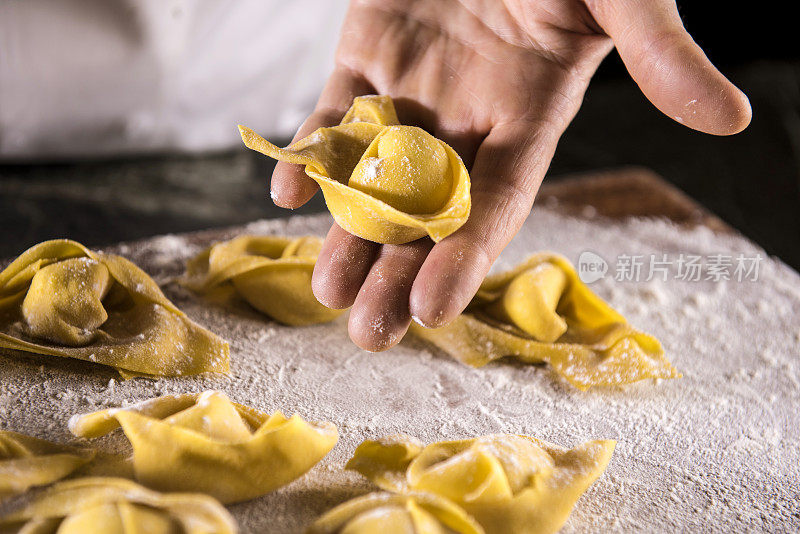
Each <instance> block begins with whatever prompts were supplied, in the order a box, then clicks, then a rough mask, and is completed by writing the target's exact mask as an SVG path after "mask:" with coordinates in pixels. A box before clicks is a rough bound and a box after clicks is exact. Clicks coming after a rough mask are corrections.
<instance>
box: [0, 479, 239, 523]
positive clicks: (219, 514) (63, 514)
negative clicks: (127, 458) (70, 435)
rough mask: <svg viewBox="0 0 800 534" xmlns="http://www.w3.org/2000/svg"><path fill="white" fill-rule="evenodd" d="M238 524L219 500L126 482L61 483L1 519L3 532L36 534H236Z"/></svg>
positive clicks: (4, 514) (84, 480) (78, 481)
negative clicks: (162, 491) (162, 490)
mask: <svg viewBox="0 0 800 534" xmlns="http://www.w3.org/2000/svg"><path fill="white" fill-rule="evenodd" d="M236 531H237V527H236V522H235V521H234V520H233V518H232V517H231V515H230V514H229V513H228V511H227V510H226V509H225V507H224V506H222V505H221V504H220V503H218V502H217V501H216V500H214V499H213V498H212V497H209V496H207V495H200V494H194V493H172V494H169V493H166V494H163V493H157V492H155V491H151V490H149V489H147V488H143V487H142V486H139V485H138V484H136V483H135V482H132V481H130V480H126V479H122V478H104V477H93V478H81V479H77V480H68V481H65V482H59V483H58V484H55V485H53V486H51V487H50V488H47V489H46V490H45V491H44V492H43V493H41V494H39V495H34V496H33V498H32V500H31V501H30V502H29V503H25V504H23V505H22V506H21V507H19V509H17V510H12V511H10V512H8V513H3V515H0V532H23V533H36V534H56V533H58V534H86V533H89V532H91V533H92V534H137V533H147V534H178V533H181V534H234V533H235V532H236Z"/></svg>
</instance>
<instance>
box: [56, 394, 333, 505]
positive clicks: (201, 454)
mask: <svg viewBox="0 0 800 534" xmlns="http://www.w3.org/2000/svg"><path fill="white" fill-rule="evenodd" d="M69 427H70V430H71V431H72V433H73V434H75V435H76V436H81V437H86V438H93V437H98V436H102V435H104V434H107V433H108V432H111V431H112V430H114V429H116V428H118V427H122V429H123V431H124V432H125V435H126V436H127V437H128V439H129V440H130V442H131V444H132V445H133V467H134V471H135V473H136V479H137V480H138V481H139V482H141V483H142V484H145V485H146V486H148V487H152V488H155V489H158V490H161V491H191V492H202V493H207V494H209V495H212V496H214V497H216V498H217V499H219V500H220V501H222V502H224V503H231V502H238V501H244V500H248V499H252V498H254V497H258V496H260V495H263V494H265V493H267V492H270V491H272V490H274V489H276V488H278V487H280V486H283V485H285V484H288V483H289V482H291V481H292V480H294V479H296V478H298V477H300V476H301V475H303V474H304V473H305V472H306V471H308V470H309V469H311V468H312V467H313V466H314V465H315V464H316V463H317V462H319V461H320V460H321V459H322V458H323V457H324V456H325V455H326V454H328V452H330V450H331V449H332V448H333V446H334V445H336V442H337V440H338V433H337V431H336V427H335V426H334V425H333V424H331V423H308V422H306V421H304V420H303V419H302V418H301V417H300V416H298V415H293V416H292V417H290V418H287V417H285V416H284V415H283V414H282V413H280V412H275V413H273V414H272V415H267V414H265V413H262V412H259V411H256V410H254V409H252V408H249V407H247V406H243V405H241V404H236V403H234V402H231V401H230V399H229V398H228V397H227V396H226V395H225V394H224V393H222V392H219V391H206V392H204V393H200V394H187V395H177V396H174V395H168V396H164V397H158V398H155V399H150V400H148V401H145V402H142V403H140V404H136V405H133V406H129V407H126V408H112V409H108V410H101V411H98V412H93V413H89V414H84V415H77V416H74V417H73V418H72V419H71V420H70V424H69Z"/></svg>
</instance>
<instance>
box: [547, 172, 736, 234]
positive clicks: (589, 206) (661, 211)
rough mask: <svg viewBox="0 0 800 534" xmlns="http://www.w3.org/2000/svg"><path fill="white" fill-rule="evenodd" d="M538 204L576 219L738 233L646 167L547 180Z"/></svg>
mask: <svg viewBox="0 0 800 534" xmlns="http://www.w3.org/2000/svg"><path fill="white" fill-rule="evenodd" d="M536 202H537V203H543V204H544V205H545V206H549V207H556V206H557V207H558V209H559V211H563V212H564V213H568V214H570V215H576V216H581V215H583V216H586V215H590V216H595V215H599V216H602V217H608V218H611V219H625V218H627V217H664V218H667V219H670V220H671V221H673V222H674V223H676V224H680V225H685V226H697V225H704V226H707V227H709V228H711V229H712V230H714V231H716V232H723V233H735V230H734V229H733V228H731V227H730V226H728V225H727V224H726V223H725V222H723V221H722V219H720V218H719V217H717V216H716V215H714V214H712V213H711V212H709V211H708V210H707V209H705V208H704V207H703V206H701V205H700V204H699V203H698V202H697V201H695V200H694V199H692V198H691V197H689V196H688V195H686V194H685V193H684V192H683V191H681V190H680V189H678V188H677V187H675V186H674V185H672V184H670V183H669V182H667V181H666V180H665V179H664V178H661V177H660V176H659V175H658V174H656V173H655V172H653V171H651V170H650V169H646V168H644V167H627V168H621V169H610V170H607V171H597V172H592V173H582V174H575V175H570V176H566V177H556V178H554V179H549V180H548V179H545V182H544V183H543V184H542V187H541V189H540V190H539V196H538V198H537V200H536Z"/></svg>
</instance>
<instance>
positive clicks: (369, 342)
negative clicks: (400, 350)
mask: <svg viewBox="0 0 800 534" xmlns="http://www.w3.org/2000/svg"><path fill="white" fill-rule="evenodd" d="M432 246H433V243H432V242H431V241H430V240H429V239H419V240H417V241H413V242H411V243H406V244H404V245H384V246H383V247H382V248H381V251H380V254H379V256H378V258H377V259H376V260H375V263H374V264H373V265H372V268H371V269H370V270H369V274H368V275H367V278H366V280H364V284H363V285H362V286H361V289H360V290H359V291H358V295H357V296H356V299H355V303H354V304H353V309H352V310H351V311H350V322H349V325H348V328H349V331H350V339H352V340H353V342H354V343H355V344H356V345H358V346H359V347H361V348H363V349H365V350H369V351H372V352H377V351H381V350H385V349H388V348H390V347H393V346H394V345H396V344H397V343H399V342H400V340H401V339H402V338H403V335H405V333H406V331H407V330H408V327H409V325H410V324H411V313H410V312H409V307H408V299H409V294H410V292H411V287H412V285H413V283H414V279H415V277H416V276H417V272H418V271H419V268H420V265H422V263H423V261H425V257H426V256H427V255H428V252H429V251H430V249H431V247H432Z"/></svg>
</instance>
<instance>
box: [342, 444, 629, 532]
mask: <svg viewBox="0 0 800 534" xmlns="http://www.w3.org/2000/svg"><path fill="white" fill-rule="evenodd" d="M614 446H615V442H614V441H610V440H597V441H589V442H587V443H584V444H582V445H579V446H577V447H575V448H574V449H570V450H567V449H563V448H561V447H558V446H556V445H553V444H550V443H547V442H545V441H541V440H538V439H536V438H532V437H529V436H519V435H513V434H497V435H490V436H483V437H479V438H474V439H466V440H460V441H443V442H439V443H433V444H431V445H428V446H423V445H422V444H421V443H420V442H419V441H417V440H416V439H414V438H411V437H409V436H404V435H399V436H393V437H389V438H385V439H383V440H379V441H365V442H364V443H362V444H361V445H359V447H358V448H357V449H356V452H355V454H354V455H353V458H352V459H351V460H350V461H349V462H348V464H347V469H352V470H355V471H357V472H359V473H361V474H362V475H364V476H366V477H367V478H369V479H370V480H372V481H373V482H374V483H375V484H377V485H378V486H379V487H380V488H381V489H384V490H387V491H392V492H396V493H401V494H403V493H408V492H427V493H432V494H435V495H439V496H442V497H444V498H446V499H449V500H451V501H453V502H454V503H456V504H457V505H459V506H461V507H462V508H463V509H464V510H465V511H466V512H467V513H468V514H469V515H471V516H472V517H473V518H475V520H476V521H477V522H478V523H480V525H481V526H482V527H483V528H484V530H485V531H486V532H487V533H488V534H495V533H502V534H505V533H508V534H539V533H547V532H556V531H557V530H558V529H559V528H561V526H562V525H563V524H564V522H565V521H566V520H567V517H568V516H569V514H570V512H571V510H572V507H573V506H574V504H575V502H576V501H577V500H578V498H579V497H580V496H581V494H583V492H584V491H586V489H587V488H588V487H589V486H591V484H592V483H593V482H594V481H595V480H596V479H597V478H598V477H599V476H600V475H601V474H602V473H603V471H604V470H605V468H606V466H607V465H608V462H609V460H610V459H611V455H612V453H613V451H614Z"/></svg>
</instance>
